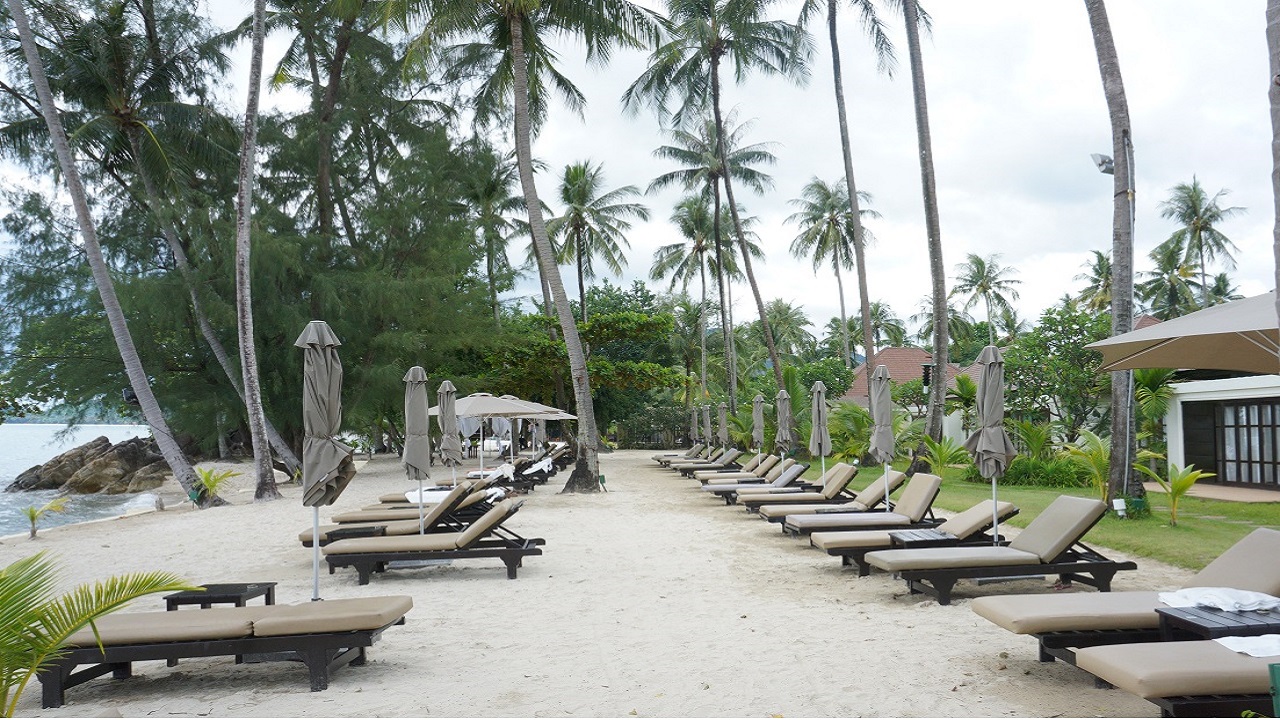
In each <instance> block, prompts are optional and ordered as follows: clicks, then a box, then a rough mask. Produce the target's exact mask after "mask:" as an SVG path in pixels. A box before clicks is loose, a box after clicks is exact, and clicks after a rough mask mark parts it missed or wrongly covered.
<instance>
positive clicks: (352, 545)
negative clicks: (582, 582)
mask: <svg viewBox="0 0 1280 720" xmlns="http://www.w3.org/2000/svg"><path fill="white" fill-rule="evenodd" d="M522 504H523V501H518V500H514V499H510V498H508V499H507V500H503V501H502V502H500V503H498V504H497V505H495V506H494V508H493V509H492V510H490V511H489V512H487V513H485V514H484V516H483V517H481V518H480V519H478V520H476V521H475V522H473V523H471V525H470V526H469V527H468V528H467V529H466V530H464V531H462V532H458V533H434V534H429V535H398V536H394V537H368V538H352V539H349V540H338V541H336V542H331V543H329V544H328V545H326V546H325V547H324V548H323V550H322V552H324V555H325V558H326V559H327V560H328V562H329V572H330V573H331V574H332V573H333V572H334V571H335V570H336V569H337V568H340V567H353V568H355V570H356V573H357V574H358V575H359V583H360V584H361V585H368V584H369V577H370V576H371V575H372V574H373V573H374V572H383V571H385V570H387V569H388V564H389V563H392V562H395V561H398V560H433V559H459V558H478V557H496V558H498V559H500V560H502V562H503V563H504V564H505V565H506V566H507V577H508V578H510V579H512V580H514V579H515V578H516V570H517V569H518V568H519V567H520V566H521V565H522V564H523V561H524V558H525V557H526V556H530V555H541V554H542V547H541V546H542V545H544V544H546V541H544V540H542V539H541V538H523V537H520V536H519V535H516V534H515V533H513V532H511V531H510V530H506V529H504V528H503V527H502V523H503V522H505V521H506V520H507V519H508V518H510V517H511V516H512V515H514V514H515V513H516V511H518V510H519V509H520V506H521V505H522Z"/></svg>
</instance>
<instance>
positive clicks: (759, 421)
mask: <svg viewBox="0 0 1280 720" xmlns="http://www.w3.org/2000/svg"><path fill="white" fill-rule="evenodd" d="M751 442H752V444H754V445H755V446H756V448H757V449H758V450H760V451H761V452H764V395H761V394H759V393H757V394H756V396H755V398H754V399H752V400H751Z"/></svg>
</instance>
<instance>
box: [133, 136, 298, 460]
mask: <svg viewBox="0 0 1280 720" xmlns="http://www.w3.org/2000/svg"><path fill="white" fill-rule="evenodd" d="M128 136H129V145H130V147H131V148H132V150H133V156H134V158H135V160H134V165H135V167H136V169H137V171H138V176H139V177H140V178H141V179H142V186H143V189H144V190H146V193H147V197H148V199H149V202H150V205H151V208H152V213H153V214H154V215H155V219H156V223H157V224H159V226H160V234H161V235H163V236H164V239H165V244H166V245H168V247H169V253H170V254H171V255H173V264H174V265H175V266H177V268H178V273H179V274H180V275H182V281H183V283H184V284H185V285H186V286H187V294H188V295H189V296H190V297H191V311H192V314H193V315H194V316H195V319H196V325H197V326H198V327H199V328H200V335H201V336H202V337H204V341H205V343H206V344H207V345H208V346H209V350H210V351H212V352H213V357H214V359H215V360H216V361H217V362H218V366H219V367H221V368H222V372H223V373H224V374H226V376H227V380H229V381H230V382H231V387H232V388H233V389H234V390H235V391H236V395H237V396H239V398H240V402H242V403H243V402H245V395H244V385H243V383H241V381H240V373H239V372H238V371H237V370H236V368H235V367H234V366H233V365H232V364H231V357H230V356H229V355H228V353H227V348H226V347H225V346H224V345H223V344H222V341H221V340H219V339H218V335H217V333H216V332H214V330H213V324H212V323H210V322H209V316H208V314H207V313H205V311H204V304H203V303H202V302H201V301H200V294H199V292H198V291H197V289H196V288H197V281H196V278H195V274H194V273H193V272H192V270H191V263H190V261H189V260H188V259H187V253H186V250H185V249H184V248H183V247H182V243H181V242H180V241H179V240H178V234H177V232H176V231H175V230H174V227H173V223H172V222H171V216H170V213H171V212H172V208H171V206H170V205H169V203H168V202H167V201H166V200H165V199H164V198H163V197H162V196H161V193H160V190H159V188H157V187H156V184H155V180H154V179H153V178H152V177H151V173H150V171H148V170H147V168H146V166H145V165H144V164H143V163H142V161H141V158H142V138H141V137H140V131H139V130H138V128H137V127H136V126H130V127H129V129H128ZM263 420H264V422H265V423H266V432H267V440H268V442H269V443H270V444H271V447H272V449H274V450H275V451H276V454H277V455H278V456H280V460H281V462H283V463H284V465H285V468H286V469H287V471H288V473H289V476H290V477H293V476H294V475H296V474H297V472H298V469H299V468H301V467H302V463H301V462H300V461H299V460H298V456H297V455H294V453H293V449H292V448H290V447H289V443H287V442H285V441H284V438H282V437H280V433H279V432H278V431H277V430H276V428H275V425H273V424H271V421H270V420H268V419H266V418H265V417H264V418H263Z"/></svg>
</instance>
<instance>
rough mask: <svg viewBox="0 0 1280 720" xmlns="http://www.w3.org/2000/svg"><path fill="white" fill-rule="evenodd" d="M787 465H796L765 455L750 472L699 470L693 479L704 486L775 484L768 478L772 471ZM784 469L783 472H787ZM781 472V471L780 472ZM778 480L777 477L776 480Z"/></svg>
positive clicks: (793, 462) (742, 470)
mask: <svg viewBox="0 0 1280 720" xmlns="http://www.w3.org/2000/svg"><path fill="white" fill-rule="evenodd" d="M783 462H785V463H787V465H788V466H789V465H794V464H795V462H796V461H795V460H792V459H791V458H787V459H786V460H785V461H784V460H783V459H782V458H780V457H778V456H777V455H765V456H764V458H763V459H762V460H761V461H760V463H759V464H758V465H756V466H755V467H754V468H751V469H750V470H748V469H747V468H746V467H743V468H742V469H741V470H699V471H697V472H695V473H694V474H693V477H694V479H695V480H697V481H698V482H701V483H702V484H703V485H707V484H715V485H723V484H725V483H744V482H773V480H769V479H768V478H767V477H766V476H767V475H768V474H769V472H770V471H771V470H773V469H774V468H776V467H777V466H778V464H779V463H783ZM786 469H787V468H786V467H783V468H782V470H786ZM779 472H781V470H780V471H779ZM774 479H776V477H775V478H774Z"/></svg>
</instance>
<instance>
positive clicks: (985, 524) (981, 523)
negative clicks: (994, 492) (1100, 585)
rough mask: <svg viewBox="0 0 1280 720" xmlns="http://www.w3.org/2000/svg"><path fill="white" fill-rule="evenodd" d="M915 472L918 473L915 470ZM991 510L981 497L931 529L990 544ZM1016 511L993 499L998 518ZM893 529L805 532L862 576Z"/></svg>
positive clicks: (888, 544)
mask: <svg viewBox="0 0 1280 720" xmlns="http://www.w3.org/2000/svg"><path fill="white" fill-rule="evenodd" d="M916 474H917V475H919V473H916ZM991 514H992V513H991V503H990V502H988V501H983V502H980V503H978V504H977V505H974V506H973V507H971V508H969V509H968V510H965V511H964V512H962V513H959V514H957V515H955V516H954V517H952V518H950V519H948V520H947V521H946V522H943V523H942V524H941V525H939V526H937V527H936V528H934V530H935V531H937V532H938V533H939V534H941V535H943V536H949V537H950V538H953V539H954V540H955V544H957V545H991V544H992V538H991V536H990V535H988V534H987V532H986V531H987V530H989V529H991V522H992V517H991ZM1017 514H1018V508H1016V507H1014V505H1013V503H1008V502H999V503H996V516H997V517H998V518H999V519H1000V521H1001V522H1003V521H1005V520H1007V519H1009V518H1011V517H1013V516H1014V515H1017ZM893 532H894V531H893V530H844V531H837V532H815V533H813V534H812V535H810V536H809V544H810V545H812V546H813V547H816V548H818V549H819V550H823V551H826V553H827V554H828V555H833V556H835V557H838V558H840V564H841V565H842V566H849V565H857V566H858V576H859V577H865V576H867V575H870V574H871V566H870V565H868V564H867V561H866V559H865V558H866V555H867V553H869V552H873V551H875V550H888V549H889V548H891V547H893V541H892V538H891V537H890V534H891V533H893ZM1111 594H1112V595H1115V594H1116V593H1111ZM1086 597H1100V596H1098V595H1088V596H1086Z"/></svg>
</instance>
